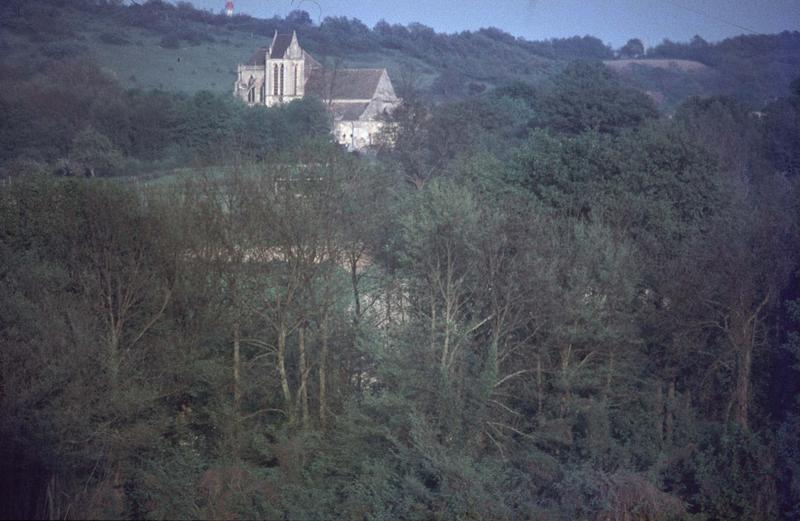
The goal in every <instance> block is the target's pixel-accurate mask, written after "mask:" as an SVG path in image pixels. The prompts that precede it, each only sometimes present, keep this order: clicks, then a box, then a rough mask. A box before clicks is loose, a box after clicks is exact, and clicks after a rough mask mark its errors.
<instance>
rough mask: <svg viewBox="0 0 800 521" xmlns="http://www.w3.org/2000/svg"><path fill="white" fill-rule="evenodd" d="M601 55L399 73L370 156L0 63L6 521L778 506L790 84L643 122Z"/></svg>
mask: <svg viewBox="0 0 800 521" xmlns="http://www.w3.org/2000/svg"><path fill="white" fill-rule="evenodd" d="M63 4H64V3H63V2H58V1H56V0H47V1H45V0H42V1H41V2H38V3H37V2H30V3H28V2H24V3H23V2H8V3H4V5H3V6H0V12H2V13H4V14H6V15H8V14H9V13H11V12H12V11H13V10H14V9H18V10H19V11H20V13H22V14H21V15H20V16H19V17H17V18H11V17H7V18H6V19H5V20H4V23H6V25H5V27H6V28H9V27H11V28H13V30H14V31H17V33H15V34H22V33H21V31H22V32H24V31H34V33H36V31H40V30H42V29H41V28H39V29H37V28H35V27H34V28H33V29H32V28H31V26H25V27H23V25H24V24H21V20H29V21H30V20H33V21H35V20H38V18H36V17H35V16H31V17H26V16H27V15H26V16H22V15H24V14H25V13H24V12H23V11H25V10H26V9H32V8H31V7H30V6H31V5H39V6H40V7H41V8H42V10H43V12H49V11H47V10H48V9H62V8H63V9H65V7H64V6H63ZM70 4H71V5H72V8H76V7H75V6H81V5H83V6H89V5H92V6H95V7H97V8H98V9H100V10H108V12H110V13H112V14H113V16H116V17H123V15H124V17H130V18H131V19H139V18H141V17H144V15H145V14H147V13H149V12H156V13H159V12H163V11H164V10H167V11H169V10H170V9H171V10H172V11H169V12H170V13H182V14H181V16H177V15H175V16H173V17H171V18H169V20H171V22H170V23H173V24H175V27H178V28H179V29H180V28H181V27H184V26H183V25H181V24H183V23H184V22H181V21H180V20H184V19H185V20H189V21H191V23H201V22H202V23H206V24H208V25H209V26H211V25H213V24H223V23H237V24H253V25H254V26H256V27H260V25H259V24H270V23H278V22H279V23H281V24H288V26H293V25H292V24H300V25H304V26H305V27H306V30H307V31H308V34H312V33H315V32H316V34H324V30H322V29H321V28H320V27H319V26H316V25H314V24H312V23H311V22H310V21H309V20H306V19H305V18H304V17H303V16H302V12H295V13H293V14H292V15H290V16H289V17H288V18H287V19H285V20H283V19H281V20H278V21H277V22H276V20H271V21H270V20H267V21H259V20H256V19H252V18H248V17H234V18H237V20H235V21H234V22H226V21H224V18H223V17H221V16H218V15H215V14H213V13H207V12H203V11H198V10H195V9H193V8H192V7H191V5H189V4H187V3H181V4H180V5H178V6H177V7H172V6H169V5H167V4H164V3H163V2H157V1H156V2H153V1H150V2H146V3H143V4H142V5H136V6H132V7H126V6H123V5H121V3H120V2H111V1H109V2H104V1H100V2H93V1H89V0H86V1H84V0H81V1H80V2H78V1H76V2H74V3H72V2H70ZM86 8H87V9H88V7H86ZM148 9H149V10H150V11H148ZM9 16H10V15H9ZM306 16H307V15H306ZM136 17H139V18H136ZM156 18H157V19H158V17H156ZM9 20H10V22H9ZM176 20H178V21H176ZM340 21H341V20H340ZM345 22H347V23H348V24H353V23H354V22H353V21H352V20H350V21H347V20H345ZM142 23H145V22H142ZM148 23H151V25H152V24H155V25H154V26H156V27H160V26H159V25H158V24H157V23H155V22H152V20H151V22H148ZM186 23H188V22H186ZM332 23H333V22H328V24H332ZM343 23H344V22H343ZM323 25H324V24H323ZM187 27H188V26H187ZM191 27H196V26H191ZM401 29H402V30H401ZM326 30H329V29H326ZM414 30H421V29H420V28H418V27H417V28H416V29H415V28H410V29H409V28H405V27H403V26H390V25H389V24H385V26H381V27H380V28H378V27H376V28H375V29H373V30H370V29H366V31H365V32H363V35H364V36H363V37H364V38H365V39H370V38H374V37H376V36H375V35H376V33H378V32H381V31H382V33H381V34H384V37H386V38H388V36H385V35H387V34H394V33H397V35H399V36H397V35H396V36H394V37H393V38H397V42H399V43H397V45H406V44H405V43H403V42H406V41H407V40H406V36H403V31H406V33H408V31H411V32H412V33H413V31H414ZM492 31H493V30H486V33H485V34H488V33H492ZM347 32H348V33H350V34H352V31H350V30H348V31H347ZM37 34H38V33H37ZM109 34H111V33H109ZM185 34H189V33H185ZM492 34H494V36H493V37H495V38H498V39H499V40H502V39H503V38H504V36H502V34H500V32H495V33H492ZM432 38H434V39H435V40H437V41H439V42H447V45H457V42H458V38H459V37H455V36H453V37H451V36H447V37H444V36H437V35H435V33H434V36H432ZM460 38H465V39H468V38H469V37H468V36H463V35H462V36H461V37H460ZM791 38H792V37H791V35H783V36H775V37H774V39H777V40H780V39H784V40H786V39H791ZM312 40H313V38H312ZM745 40H746V41H748V42H749V43H750V44H752V45H753V46H756V45H761V44H764V42H765V41H767V40H769V38H767V37H764V38H762V37H753V38H752V39H749V40H747V39H746V38H745V37H742V40H741V41H745ZM181 41H185V40H180V38H179V42H178V45H184V44H185V43H181ZM320 41H321V40H320ZM565 41H566V40H565ZM565 41H562V42H561V43H558V42H550V43H549V44H548V45H549V46H550V47H549V48H550V51H549V52H556V51H553V49H555V48H560V49H562V50H561V51H558V52H567V51H565V50H564V49H566V48H567V47H569V46H566V44H565V43H564V42H565ZM581 41H582V42H583V43H584V44H585V43H587V42H589V43H590V44H591V46H594V47H595V49H597V47H596V46H595V45H594V43H592V42H594V40H591V39H586V38H583V37H581V38H576V39H573V40H572V42H573V43H575V42H581ZM598 41H599V40H598ZM48 42H49V43H44V44H43V45H49V44H51V43H52V41H51V40H48ZM166 43H167V45H170V43H169V42H166ZM600 43H601V47H603V48H605V47H604V46H602V42H600ZM561 44H564V45H565V47H559V45H561ZM114 45H116V44H114ZM312 45H313V44H312ZM320 45H321V44H320ZM443 45H444V44H443ZM515 45H517V44H515ZM519 45H529V46H530V47H532V48H533V47H536V45H540V46H541V47H540V51H537V52H541V53H542V55H543V54H544V51H543V50H541V49H543V48H544V47H545V46H546V44H545V43H544V42H527V43H525V42H522V43H520V44H519ZM765 45H766V44H765ZM770 45H771V44H770ZM726 46H727V47H726ZM731 46H733V44H731V43H730V42H729V43H727V44H725V43H724V42H723V43H719V44H708V43H705V42H698V41H693V42H689V43H686V44H681V43H673V42H664V43H663V44H662V45H660V46H658V47H655V48H653V49H651V50H650V51H649V52H650V53H653V54H654V55H666V56H670V57H674V58H681V57H683V58H690V59H697V60H700V61H703V62H704V63H707V64H711V65H714V64H719V63H722V62H726V60H727V61H728V63H733V61H734V60H729V58H730V56H731V54H726V52H727V51H726V49H729V48H730V47H731ZM578 47H579V46H578ZM734 47H735V46H734ZM607 51H608V53H612V54H613V51H612V50H611V49H607ZM342 52H346V49H344V48H343V50H342ZM582 52H583V51H582ZM598 52H599V51H598ZM681 53H694V54H692V55H691V56H688V55H686V56H680V54H681ZM609 57H610V56H609V55H605V54H603V53H599V54H598V55H594V56H586V55H581V56H574V55H569V56H566V55H562V56H559V57H558V60H561V61H560V62H559V63H560V65H559V66H558V67H557V68H556V69H555V70H553V71H551V74H550V75H549V76H548V78H547V79H546V80H542V81H540V82H529V81H523V80H520V79H519V78H495V79H494V80H492V83H493V84H496V85H495V86H492V87H491V88H485V89H475V88H473V89H472V90H470V89H469V87H468V86H467V85H468V83H465V84H464V85H465V89H464V90H463V91H459V95H457V96H444V97H442V96H440V95H437V93H436V92H437V91H436V87H435V86H434V87H431V86H430V85H427V86H426V85H424V84H423V83H422V82H421V81H420V77H419V75H415V74H412V73H411V72H409V74H408V75H404V76H402V77H397V78H395V87H396V89H397V91H398V94H399V95H400V96H401V97H402V99H403V103H402V105H401V106H400V107H399V108H398V109H397V110H395V111H394V112H393V113H392V114H391V115H389V116H387V121H386V125H385V127H384V132H383V135H382V136H381V139H380V144H379V145H378V146H376V147H375V148H374V149H373V150H369V151H366V152H363V153H353V152H347V151H345V150H343V149H341V148H340V147H338V146H337V145H335V144H334V143H332V139H331V136H330V125H331V121H330V118H329V116H328V114H327V112H326V108H325V106H324V104H323V103H322V102H321V101H320V100H316V99H312V98H307V99H303V100H300V101H294V102H292V103H289V104H286V105H283V106H278V107H271V108H267V107H252V108H248V107H246V106H245V105H244V104H242V103H241V102H239V101H237V100H235V99H234V98H233V97H232V96H231V95H230V93H229V92H226V93H221V92H214V91H208V90H199V91H197V92H179V91H169V90H152V89H141V88H130V87H129V86H127V85H125V84H124V83H123V82H122V81H121V80H120V79H119V77H115V76H114V75H113V74H110V73H109V71H108V70H107V69H106V68H104V67H101V66H100V65H99V64H98V63H97V61H96V60H95V59H93V57H92V56H91V55H90V54H80V55H75V56H67V57H62V58H60V59H52V60H50V61H46V62H45V63H46V64H47V66H46V67H43V66H37V67H31V66H27V65H25V64H21V63H20V62H18V61H15V60H11V59H3V60H0V346H1V347H0V440H2V442H0V518H2V519H20V518H42V519H44V518H47V519H98V518H99V519H112V518H113V519H129V518H130V519H268V520H312V519H314V520H316V519H348V520H349V519H354V520H386V521H388V520H396V519H412V520H413V519H419V520H429V519H441V520H446V519H447V520H449V519H460V520H462V519H463V520H489V519H491V520H509V521H510V520H528V519H531V520H541V521H573V520H580V521H583V520H585V521H634V520H642V521H646V520H647V521H670V520H676V521H677V520H687V521H715V520H754V521H761V520H764V521H766V520H774V519H787V520H789V519H797V518H798V517H800V69H797V70H795V75H794V78H795V79H794V80H793V81H792V82H791V83H790V84H788V85H786V86H785V87H786V88H785V89H784V90H783V91H781V92H782V94H781V95H780V96H775V97H773V98H771V99H769V100H761V101H759V102H758V104H756V101H757V100H760V99H761V98H760V96H736V95H727V94H724V93H722V94H721V93H717V94H713V95H706V96H690V97H687V98H685V99H683V100H682V101H681V102H680V103H678V104H677V105H676V106H675V108H674V110H665V109H664V107H660V106H658V105H657V104H656V101H654V99H653V98H652V96H649V95H647V94H645V93H644V92H643V91H642V89H641V88H640V87H639V86H637V85H636V84H634V83H631V81H630V79H629V78H626V77H624V76H623V75H620V74H618V73H616V72H614V71H613V70H612V69H611V68H609V67H608V66H606V65H604V63H603V61H602V60H604V59H607V58H609ZM520 59H521V58H520ZM547 59H555V58H554V57H553V55H551V56H550V58H547ZM409 71H410V69H409ZM781 74H785V72H782V73H781ZM470 81H478V80H477V79H473V80H470ZM737 85H744V83H739V84H737ZM440 86H441V85H440ZM728 94H731V93H728Z"/></svg>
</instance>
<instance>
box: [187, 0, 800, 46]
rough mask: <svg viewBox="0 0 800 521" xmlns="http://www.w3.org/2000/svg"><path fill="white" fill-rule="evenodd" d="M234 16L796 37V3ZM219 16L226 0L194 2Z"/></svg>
mask: <svg viewBox="0 0 800 521" xmlns="http://www.w3.org/2000/svg"><path fill="white" fill-rule="evenodd" d="M234 2H235V4H236V10H237V11H238V12H244V13H247V14H251V15H253V16H258V17H271V16H273V15H276V14H278V15H285V14H286V13H288V12H289V11H291V10H292V9H298V8H299V9H304V10H306V11H308V12H309V14H310V15H311V17H312V18H313V19H314V22H318V21H319V17H320V15H321V16H322V17H323V18H324V17H325V16H348V17H355V18H358V19H360V20H362V21H363V22H364V23H366V24H367V25H369V26H370V27H372V26H373V25H375V22H377V21H378V20H380V19H382V18H383V19H385V20H386V21H387V22H390V23H402V24H408V23H410V22H420V23H423V24H425V25H428V26H430V27H433V28H434V29H436V30H437V31H440V32H458V31H463V30H473V29H479V28H481V27H488V26H494V27H498V28H500V29H503V30H504V31H507V32H509V33H511V34H513V35H515V36H523V37H525V38H527V39H531V40H539V39H546V38H552V37H565V36H574V35H580V36H583V35H585V34H590V35H593V36H597V37H598V38H601V39H602V40H603V41H605V42H606V43H610V44H611V45H613V46H614V47H619V46H620V45H623V44H624V43H625V42H626V41H627V40H628V39H629V38H634V37H637V38H641V39H642V40H643V41H644V42H645V43H646V44H647V45H654V44H657V43H658V42H660V41H661V40H662V39H664V38H669V39H671V40H678V41H686V40H689V39H691V38H692V36H694V35H695V34H699V35H700V36H702V37H703V38H705V39H706V40H709V41H717V40H721V39H723V38H727V37H729V36H734V35H737V34H742V33H746V32H747V31H746V30H745V29H749V30H752V31H755V32H759V33H776V32H780V31H783V30H800V0H739V1H736V0H583V1H581V0H460V1H459V0H234ZM192 3H193V4H194V5H195V6H197V7H200V8H204V9H213V10H214V11H217V10H219V9H221V8H222V7H223V6H224V4H225V0H193V1H192Z"/></svg>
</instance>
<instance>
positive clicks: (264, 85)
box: [258, 83, 267, 103]
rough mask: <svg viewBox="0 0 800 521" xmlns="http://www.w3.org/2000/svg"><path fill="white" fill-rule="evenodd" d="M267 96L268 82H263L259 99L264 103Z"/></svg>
mask: <svg viewBox="0 0 800 521" xmlns="http://www.w3.org/2000/svg"><path fill="white" fill-rule="evenodd" d="M266 96H267V84H266V83H262V84H261V89H260V90H259V93H258V101H259V102H261V103H264V98H266Z"/></svg>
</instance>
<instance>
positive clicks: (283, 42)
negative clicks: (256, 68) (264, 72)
mask: <svg viewBox="0 0 800 521" xmlns="http://www.w3.org/2000/svg"><path fill="white" fill-rule="evenodd" d="M291 44H292V35H291V34H276V35H275V40H274V41H273V42H272V53H271V54H270V55H269V57H270V58H283V55H284V54H286V49H288V48H289V46H290V45H291Z"/></svg>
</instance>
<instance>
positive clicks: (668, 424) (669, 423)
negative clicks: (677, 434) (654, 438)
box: [664, 378, 677, 446]
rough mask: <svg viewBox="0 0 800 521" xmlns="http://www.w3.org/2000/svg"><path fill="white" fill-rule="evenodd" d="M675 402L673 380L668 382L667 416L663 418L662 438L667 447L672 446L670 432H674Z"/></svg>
mask: <svg viewBox="0 0 800 521" xmlns="http://www.w3.org/2000/svg"><path fill="white" fill-rule="evenodd" d="M676 405H677V402H676V400H675V378H673V379H672V380H670V382H669V390H668V391H667V414H666V417H665V418H664V437H665V439H666V442H667V446H672V431H673V430H674V424H675V406H676Z"/></svg>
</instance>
